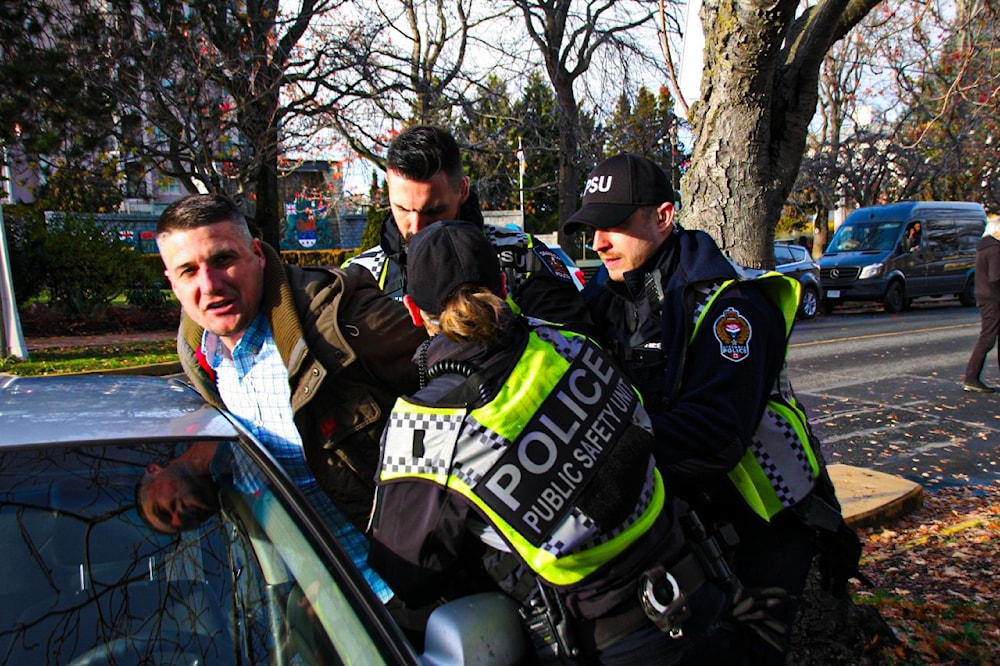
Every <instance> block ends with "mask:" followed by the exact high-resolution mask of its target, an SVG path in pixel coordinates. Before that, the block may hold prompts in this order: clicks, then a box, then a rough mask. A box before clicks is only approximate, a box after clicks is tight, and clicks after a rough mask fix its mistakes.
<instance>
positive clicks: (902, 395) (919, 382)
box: [788, 299, 1000, 488]
mask: <svg viewBox="0 0 1000 666" xmlns="http://www.w3.org/2000/svg"><path fill="white" fill-rule="evenodd" d="M978 331H979V313H978V310H976V309H975V308H963V307H961V306H960V305H959V304H958V302H957V301H954V300H945V299H942V300H939V301H934V302H931V303H925V304H918V305H917V306H915V308H914V309H913V310H912V311H909V312H904V313H901V314H899V315H894V316H893V315H886V314H885V313H883V312H882V311H881V310H880V309H873V308H866V309H855V310H848V311H840V310H838V311H837V312H836V313H834V314H833V315H830V316H826V317H819V318H817V319H815V320H813V321H810V322H799V324H798V325H797V326H796V329H795V332H794V333H793V335H792V340H791V345H790V347H789V356H788V359H789V372H790V375H791V378H792V383H793V385H794V386H795V389H796V393H797V394H798V395H799V397H800V399H801V400H802V402H803V403H804V404H805V406H806V408H807V409H808V410H809V415H810V420H811V421H812V422H813V425H814V429H815V431H816V433H817V435H818V436H819V437H820V439H821V440H822V442H823V446H824V451H825V452H826V455H827V458H828V460H829V461H830V462H843V463H848V464H852V465H859V466H862V467H869V468H872V469H877V470H880V471H883V472H889V473H893V474H899V475H902V476H904V477H906V478H909V479H912V480H914V481H917V482H919V483H921V484H922V485H924V486H925V487H928V488H932V487H935V486H939V485H962V484H969V483H976V484H979V483H994V482H998V481H1000V393H997V394H992V395H982V394H975V393H968V392H965V391H963V390H962V387H961V385H960V383H961V380H962V376H963V370H964V369H965V363H966V361H967V360H968V355H969V352H970V351H971V349H972V345H973V344H974V342H975V340H976V337H977V334H978ZM995 354H996V352H995V351H994V352H991V354H990V356H989V358H988V359H987V364H986V370H985V371H984V373H983V380H984V381H985V382H986V383H988V384H993V385H1000V370H998V367H997V360H996V356H995Z"/></svg>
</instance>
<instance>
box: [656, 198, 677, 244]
mask: <svg viewBox="0 0 1000 666" xmlns="http://www.w3.org/2000/svg"><path fill="white" fill-rule="evenodd" d="M675 212H676V209H675V208H674V205H673V204H672V203H670V202H669V201H664V202H663V203H661V204H660V205H659V206H657V207H656V228H657V229H659V231H660V232H661V233H662V234H663V237H664V238H666V237H667V236H669V235H670V231H671V230H672V229H673V228H674V214H675Z"/></svg>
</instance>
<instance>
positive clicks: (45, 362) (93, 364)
mask: <svg viewBox="0 0 1000 666" xmlns="http://www.w3.org/2000/svg"><path fill="white" fill-rule="evenodd" d="M175 361H177V342H176V340H159V341H152V342H125V343H121V344H115V345H97V346H93V347H53V348H49V349H39V350H37V351H30V352H29V353H28V358H27V360H24V361H21V360H18V359H16V358H14V357H11V356H8V357H5V358H0V372H8V373H10V374H13V375H19V376H21V377H28V376H32V375H58V374H63V373H67V372H87V371H102V370H116V369H119V368H133V367H136V366H140V365H148V364H151V363H171V362H175Z"/></svg>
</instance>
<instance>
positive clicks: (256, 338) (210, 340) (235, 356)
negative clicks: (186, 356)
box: [201, 310, 272, 374]
mask: <svg viewBox="0 0 1000 666" xmlns="http://www.w3.org/2000/svg"><path fill="white" fill-rule="evenodd" d="M271 339H272V336H271V326H270V324H269V322H268V320H267V316H266V315H265V313H264V311H263V310H261V311H260V312H258V313H257V316H256V317H254V318H253V321H252V322H250V326H248V327H247V330H246V331H245V332H244V333H243V336H242V337H241V338H240V339H239V341H237V343H236V346H235V347H234V348H233V351H232V354H230V353H229V350H227V349H226V346H225V345H223V344H222V340H220V339H219V336H218V335H216V334H215V333H210V332H209V331H207V330H206V331H204V332H203V333H202V334H201V350H202V353H203V354H204V355H205V358H206V359H208V360H209V363H210V364H211V366H212V369H213V370H216V369H218V367H219V365H220V364H221V363H222V361H223V360H224V359H231V360H232V362H233V364H234V365H235V366H236V367H237V368H240V367H245V366H253V358H254V357H255V356H257V354H259V353H260V350H261V348H262V347H263V346H264V344H265V343H266V342H267V341H268V340H271ZM241 374H243V373H241Z"/></svg>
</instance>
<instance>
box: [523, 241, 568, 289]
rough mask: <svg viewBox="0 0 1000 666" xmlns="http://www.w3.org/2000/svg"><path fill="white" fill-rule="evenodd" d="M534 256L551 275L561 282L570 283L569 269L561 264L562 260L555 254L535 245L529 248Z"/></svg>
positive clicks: (539, 245)
mask: <svg viewBox="0 0 1000 666" xmlns="http://www.w3.org/2000/svg"><path fill="white" fill-rule="evenodd" d="M531 249H532V250H533V251H534V253H535V256H537V257H538V258H539V259H541V260H542V265H543V266H545V268H547V269H548V271H549V272H550V273H552V275H554V276H555V277H556V278H557V279H559V280H562V281H563V282H572V281H573V278H572V277H570V274H569V268H567V267H566V264H564V263H563V260H562V259H560V258H559V255H557V254H556V253H555V252H553V251H552V250H550V249H549V248H547V247H545V246H543V245H541V244H538V243H536V244H535V246H534V247H532V248H531Z"/></svg>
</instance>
